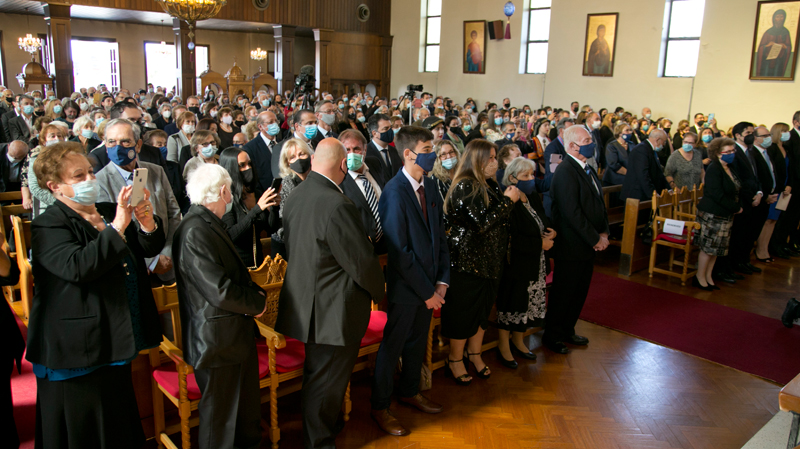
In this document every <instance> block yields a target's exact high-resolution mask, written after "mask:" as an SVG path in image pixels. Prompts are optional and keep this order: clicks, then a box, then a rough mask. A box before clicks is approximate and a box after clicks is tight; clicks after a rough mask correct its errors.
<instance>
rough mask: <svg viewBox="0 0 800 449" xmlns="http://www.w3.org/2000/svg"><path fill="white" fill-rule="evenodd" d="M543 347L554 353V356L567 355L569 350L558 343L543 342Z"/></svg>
mask: <svg viewBox="0 0 800 449" xmlns="http://www.w3.org/2000/svg"><path fill="white" fill-rule="evenodd" d="M542 343H543V344H544V347H545V348H547V349H549V350H551V351H553V352H555V353H556V354H569V348H568V347H567V345H565V344H564V343H561V342H560V341H556V342H547V341H543V342H542Z"/></svg>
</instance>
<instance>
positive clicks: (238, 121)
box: [233, 120, 244, 128]
mask: <svg viewBox="0 0 800 449" xmlns="http://www.w3.org/2000/svg"><path fill="white" fill-rule="evenodd" d="M233 123H234V124H235V125H236V126H238V127H239V128H241V127H242V126H244V120H236V121H235V122H233Z"/></svg>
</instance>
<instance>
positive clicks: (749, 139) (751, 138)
mask: <svg viewBox="0 0 800 449" xmlns="http://www.w3.org/2000/svg"><path fill="white" fill-rule="evenodd" d="M755 141H756V135H755V134H750V135H748V136H744V144H745V145H747V146H748V147H749V146H750V145H752V144H753V142H755Z"/></svg>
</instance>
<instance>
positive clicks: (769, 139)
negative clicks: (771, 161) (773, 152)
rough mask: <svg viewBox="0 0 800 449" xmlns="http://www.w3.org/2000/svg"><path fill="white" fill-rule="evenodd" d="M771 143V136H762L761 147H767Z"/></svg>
mask: <svg viewBox="0 0 800 449" xmlns="http://www.w3.org/2000/svg"><path fill="white" fill-rule="evenodd" d="M770 145H772V136H767V137H765V138H764V141H763V142H761V148H769V147H770Z"/></svg>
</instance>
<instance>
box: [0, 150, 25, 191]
mask: <svg viewBox="0 0 800 449" xmlns="http://www.w3.org/2000/svg"><path fill="white" fill-rule="evenodd" d="M27 155H28V145H27V144H26V143H25V142H23V141H21V140H15V141H13V142H11V143H4V144H0V192H16V191H19V190H20V188H21V187H22V182H21V179H20V172H21V171H22V163H23V162H25V157H26V156H27Z"/></svg>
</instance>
